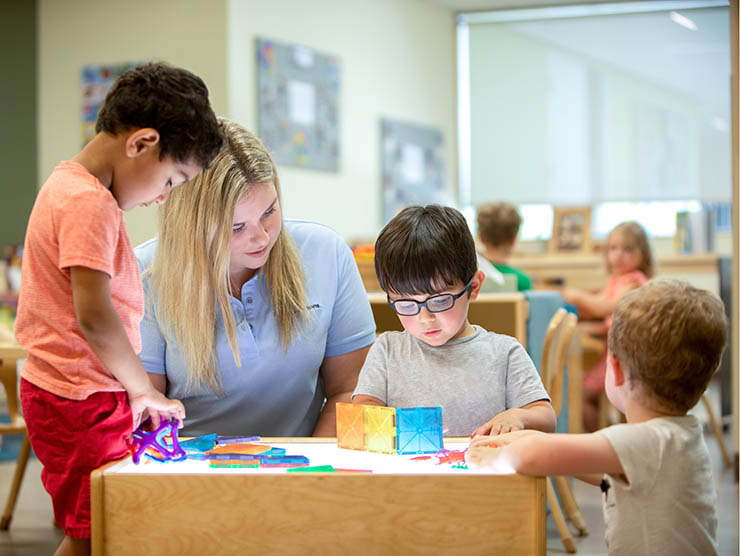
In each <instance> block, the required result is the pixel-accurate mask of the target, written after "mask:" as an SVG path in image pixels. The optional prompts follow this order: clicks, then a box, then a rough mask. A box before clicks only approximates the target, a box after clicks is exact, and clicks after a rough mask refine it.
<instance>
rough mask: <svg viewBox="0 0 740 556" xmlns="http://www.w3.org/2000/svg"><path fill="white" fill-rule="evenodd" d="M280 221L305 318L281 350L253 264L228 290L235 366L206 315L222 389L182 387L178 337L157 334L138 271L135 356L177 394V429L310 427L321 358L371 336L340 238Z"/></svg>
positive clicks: (276, 432)
mask: <svg viewBox="0 0 740 556" xmlns="http://www.w3.org/2000/svg"><path fill="white" fill-rule="evenodd" d="M284 226H285V228H286V229H287V231H288V233H289V234H290V236H291V237H292V238H293V241H294V242H295V244H296V247H297V248H298V251H299V253H300V256H301V259H302V261H303V267H304V272H305V277H306V292H307V305H308V307H309V313H310V315H311V317H312V320H311V321H310V323H309V325H308V326H306V327H305V330H304V331H303V332H301V333H300V334H298V335H296V337H294V339H293V341H292V342H291V344H290V345H289V346H288V348H287V350H286V349H285V348H284V347H283V345H282V344H281V342H280V338H279V336H278V327H277V322H276V320H275V315H274V314H273V312H272V309H271V306H270V299H269V294H268V293H267V288H266V284H265V280H264V274H263V273H262V272H261V271H260V272H258V273H257V274H256V275H255V276H254V277H253V278H252V279H251V280H249V281H248V282H247V283H246V284H244V286H243V287H242V291H241V299H236V298H233V297H232V298H231V305H232V310H233V312H234V317H235V322H236V323H237V339H238V342H239V350H240V354H241V363H242V364H241V367H237V366H236V364H235V362H234V356H233V354H232V352H231V348H230V347H229V343H228V341H227V339H226V332H225V329H224V326H223V318H222V317H221V314H220V312H219V313H218V314H217V317H216V319H217V323H216V327H217V328H216V353H217V356H218V362H219V366H220V371H221V377H222V384H223V391H224V394H225V396H224V397H221V398H219V397H217V396H216V395H215V394H214V393H213V391H211V389H210V388H208V387H207V386H204V387H203V388H202V389H201V390H199V391H195V392H191V391H188V390H187V389H186V388H185V383H186V381H187V367H186V364H185V362H184V360H183V358H181V356H180V350H179V349H178V346H177V345H176V344H172V343H168V342H167V341H166V339H165V337H164V335H163V334H162V331H161V327H160V324H159V323H158V322H157V320H156V317H155V315H153V314H152V312H151V310H150V307H149V303H148V301H149V299H148V296H149V295H150V294H149V284H148V278H146V277H144V293H145V296H147V304H146V305H147V307H146V314H145V315H144V320H143V321H142V323H141V339H142V344H143V348H142V351H141V354H140V357H141V361H142V363H143V364H144V368H145V369H146V370H147V372H150V373H156V374H165V375H167V396H168V397H170V398H176V399H179V400H181V401H182V403H183V404H185V410H186V412H187V419H186V420H185V426H184V428H183V429H182V430H181V434H184V435H188V436H200V435H203V434H209V433H217V434H223V435H261V436H311V433H312V432H313V429H314V426H315V424H316V420H317V419H318V416H319V413H320V411H321V408H322V405H323V403H324V388H323V384H322V381H321V379H320V376H319V367H320V366H321V363H322V362H323V360H324V358H325V357H331V356H334V355H343V354H345V353H349V352H352V351H355V350H358V349H361V348H363V347H366V346H368V345H370V344H372V343H373V342H374V341H375V322H374V320H373V315H372V311H371V309H370V303H369V302H368V297H367V293H366V292H365V288H364V286H363V284H362V280H361V278H360V273H359V271H358V269H357V264H356V263H355V260H354V258H353V256H352V252H351V251H350V249H349V247H348V246H347V244H346V243H345V241H344V240H343V239H342V238H341V237H340V236H339V235H338V234H337V233H336V232H334V231H333V230H331V229H330V228H328V227H326V226H323V225H321V224H316V223H313V222H305V221H297V220H286V221H285V222H284ZM156 247H157V240H156V238H155V239H152V240H150V241H147V242H146V243H143V244H142V245H140V246H139V247H137V248H136V249H135V250H134V251H135V253H136V258H137V260H138V262H139V270H140V271H142V273H143V271H144V270H145V269H146V268H148V267H149V266H150V265H151V264H152V262H153V261H154V255H155V251H156ZM173 271H175V272H176V269H173ZM193 318H194V319H197V318H198V315H193Z"/></svg>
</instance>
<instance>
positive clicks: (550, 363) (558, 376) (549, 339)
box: [540, 308, 578, 417]
mask: <svg viewBox="0 0 740 556" xmlns="http://www.w3.org/2000/svg"><path fill="white" fill-rule="evenodd" d="M577 325H578V319H577V317H576V316H575V315H574V314H573V313H569V312H568V311H566V310H565V309H562V308H561V309H558V310H557V312H556V313H555V314H554V315H553V317H552V319H551V320H550V324H549V325H548V327H547V331H546V332H545V341H544V344H543V347H542V363H541V365H540V376H541V378H542V384H543V385H544V386H545V390H547V393H548V394H549V396H550V400H551V401H550V403H551V404H552V408H553V410H554V411H555V416H556V417H557V416H559V415H560V409H561V407H562V403H563V375H564V373H565V362H566V359H567V357H568V352H569V350H570V346H571V343H572V342H573V338H574V335H575V331H576V328H577Z"/></svg>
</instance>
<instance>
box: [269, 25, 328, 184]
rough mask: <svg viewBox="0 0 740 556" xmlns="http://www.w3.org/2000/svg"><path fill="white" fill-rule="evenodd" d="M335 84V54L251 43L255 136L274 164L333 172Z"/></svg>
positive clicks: (275, 43) (283, 45)
mask: <svg viewBox="0 0 740 556" xmlns="http://www.w3.org/2000/svg"><path fill="white" fill-rule="evenodd" d="M339 85H340V64H339V59H338V58H337V57H336V56H331V55H328V54H321V53H319V52H316V51H315V50H313V49H311V48H308V47H306V46H298V45H292V44H286V43H279V42H277V41H273V40H268V39H257V86H258V94H257V97H258V106H259V110H258V112H259V135H260V139H262V141H263V142H264V143H265V146H266V147H267V148H268V149H269V151H270V153H271V154H272V156H273V158H274V159H275V162H276V163H277V164H283V165H285V166H297V167H299V168H312V169H315V170H325V171H329V172H338V171H339V154H340V150H339V149H340V147H339Z"/></svg>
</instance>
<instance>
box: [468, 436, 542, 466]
mask: <svg viewBox="0 0 740 556" xmlns="http://www.w3.org/2000/svg"><path fill="white" fill-rule="evenodd" d="M533 434H545V433H543V432H540V431H535V430H531V429H527V430H519V431H514V432H510V433H506V434H500V435H497V436H484V435H478V436H476V437H474V438H473V439H472V440H471V441H470V446H468V449H467V450H466V451H465V463H466V464H467V465H468V467H470V468H471V469H489V470H491V471H493V472H494V473H513V472H514V467H513V466H512V464H511V462H510V461H509V456H508V455H507V452H508V451H507V450H504V447H505V446H509V445H510V444H512V443H514V442H516V441H517V440H520V439H521V438H524V437H527V436H531V435H533Z"/></svg>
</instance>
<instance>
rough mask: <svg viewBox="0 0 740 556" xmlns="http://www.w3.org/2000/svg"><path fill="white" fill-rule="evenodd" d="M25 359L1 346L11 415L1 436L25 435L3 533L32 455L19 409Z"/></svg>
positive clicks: (0, 426) (0, 370) (0, 378)
mask: <svg viewBox="0 0 740 556" xmlns="http://www.w3.org/2000/svg"><path fill="white" fill-rule="evenodd" d="M24 357H26V352H25V351H24V350H23V349H21V348H20V347H18V346H17V345H8V344H3V345H0V382H2V384H3V387H4V388H5V394H6V396H7V400H8V414H9V415H10V423H0V435H6V434H22V435H23V442H22V444H21V450H20V453H19V454H18V459H17V460H16V463H15V474H14V475H13V483H12V484H11V486H10V494H9V495H8V501H7V503H6V504H5V511H4V512H3V516H2V518H1V519H0V530H3V531H7V529H8V527H9V526H10V521H11V520H12V519H13V509H14V508H15V503H16V502H17V500H18V492H19V491H20V489H21V482H22V481H23V474H24V473H25V472H26V464H27V463H28V457H29V455H30V454H31V444H30V443H29V441H28V432H27V431H26V422H25V421H24V420H23V417H22V416H21V413H20V410H19V407H18V389H17V388H18V387H17V385H18V382H17V380H18V376H17V374H16V362H17V361H18V359H23V358H24Z"/></svg>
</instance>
